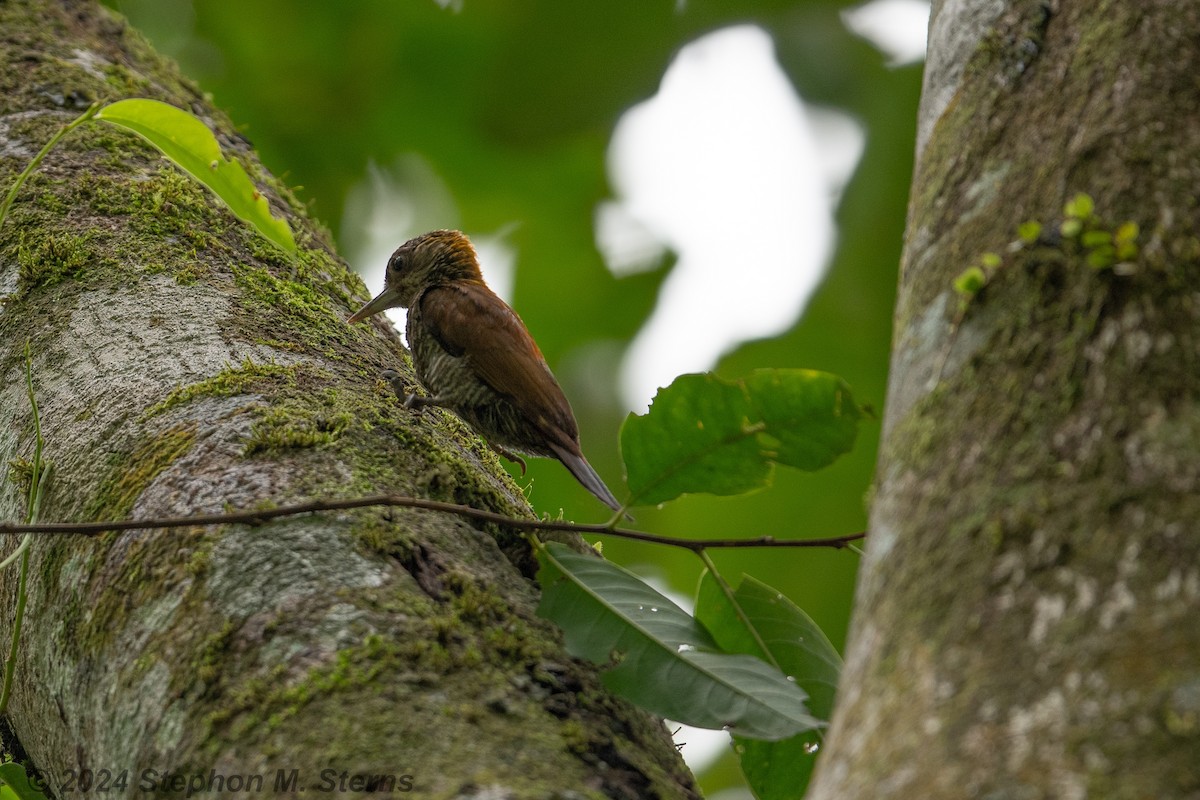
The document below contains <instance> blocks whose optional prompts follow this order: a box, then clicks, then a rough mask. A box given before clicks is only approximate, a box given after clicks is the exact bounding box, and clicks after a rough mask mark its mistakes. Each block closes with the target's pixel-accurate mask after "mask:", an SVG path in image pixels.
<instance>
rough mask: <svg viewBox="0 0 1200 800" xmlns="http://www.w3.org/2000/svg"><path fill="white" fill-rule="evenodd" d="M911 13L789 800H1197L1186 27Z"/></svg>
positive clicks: (1078, 16) (1195, 385)
mask: <svg viewBox="0 0 1200 800" xmlns="http://www.w3.org/2000/svg"><path fill="white" fill-rule="evenodd" d="M933 5H934V17H933V21H932V26H931V39H930V44H929V48H930V49H929V63H928V70H927V73H926V80H925V87H924V95H923V101H922V111H921V114H922V118H921V120H920V122H919V125H918V131H919V135H918V138H919V146H918V154H917V155H918V159H917V167H916V174H915V180H914V186H913V189H912V200H911V206H910V213H909V219H908V232H907V237H906V238H907V241H906V249H905V256H904V261H903V264H902V274H901V277H900V291H899V299H898V307H897V313H896V327H895V346H894V353H893V357H892V374H891V377H890V389H889V397H888V407H887V411H886V415H885V420H884V436H883V447H882V453H881V460H880V464H879V468H878V475H877V489H876V493H875V496H874V500H873V505H872V513H871V523H870V544H869V547H868V553H867V558H866V561H865V564H864V569H863V571H862V576H861V579H860V585H859V589H858V598H857V607H858V609H859V612H858V614H857V615H856V617H855V621H854V625H853V632H852V635H851V641H850V644H849V646H848V652H847V662H846V670H845V672H844V674H843V677H842V686H841V688H840V689H839V699H838V708H837V711H836V713H835V718H834V721H833V725H832V729H831V732H830V736H829V738H828V740H827V742H826V746H825V747H824V748H823V754H822V762H821V764H820V765H819V767H818V772H819V774H818V776H817V779H816V782H815V785H814V789H813V794H812V796H813V797H814V798H819V799H820V800H829V799H830V798H838V799H839V800H845V798H874V799H878V798H890V797H904V798H913V797H921V798H963V797H980V798H993V800H1002V799H1005V798H1012V799H1013V800H1016V799H1017V798H1021V800H1039V799H1044V800H1051V799H1054V800H1064V798H1076V799H1079V798H1105V800H1135V798H1149V797H1154V798H1167V797H1172V798H1197V797H1200V658H1198V657H1197V655H1198V654H1200V624H1198V623H1197V620H1200V238H1198V237H1200V207H1198V206H1197V203H1196V191H1197V187H1198V186H1200V90H1198V86H1200V84H1198V83H1197V76H1198V75H1200V2H1196V0H1185V1H1184V2H1169V3H1168V2H1143V1H1142V0H1099V1H1098V0H1049V1H1048V2H1047V0H1003V1H998V0H986V2H983V1H981V0H944V1H943V2H935V3H934V4H933ZM1081 193H1082V194H1086V195H1087V196H1088V197H1089V198H1090V199H1091V202H1090V203H1089V202H1086V200H1084V201H1080V200H1074V198H1076V197H1077V196H1078V195H1079V194H1081ZM1068 206H1069V207H1068ZM1031 222H1032V223H1037V224H1026V225H1022V223H1031ZM1135 225H1136V227H1135ZM1135 234H1136V235H1135ZM972 265H974V266H976V267H978V273H977V275H979V276H982V282H983V285H982V288H979V289H978V290H975V289H971V288H970V287H969V285H967V284H963V283H962V282H959V284H960V285H959V289H960V290H961V291H956V288H955V283H956V278H957V277H958V276H960V275H962V274H963V273H964V271H966V270H967V269H968V268H970V267H971V266H972Z"/></svg>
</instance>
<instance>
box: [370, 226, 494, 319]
mask: <svg viewBox="0 0 1200 800" xmlns="http://www.w3.org/2000/svg"><path fill="white" fill-rule="evenodd" d="M482 280H483V278H482V276H481V275H480V273H479V259H478V258H477V257H476V256H475V248H474V247H472V246H471V240H470V239H468V238H467V237H466V236H464V235H463V234H462V233H460V232H459V231H430V232H429V233H423V234H421V235H420V236H417V237H414V238H412V239H409V240H408V241H407V242H405V243H404V244H402V245H400V246H399V247H398V248H396V252H394V253H392V257H391V258H389V259H388V263H387V271H386V272H385V274H384V279H383V291H382V292H380V293H379V294H378V295H376V297H375V299H373V300H372V301H371V302H369V303H367V304H366V305H365V306H363V307H362V308H360V309H359V310H358V311H355V312H354V313H353V314H352V315H351V316H350V318H349V319H348V320H347V322H358V321H359V320H362V319H366V318H367V317H369V316H371V315H372V314H377V313H379V312H380V311H383V310H385V309H388V308H396V307H401V308H408V307H409V306H411V305H412V304H413V302H414V301H415V300H416V299H417V297H419V296H420V294H421V292H423V291H425V290H426V289H428V288H429V287H430V286H438V285H441V284H447V283H454V282H456V281H482Z"/></svg>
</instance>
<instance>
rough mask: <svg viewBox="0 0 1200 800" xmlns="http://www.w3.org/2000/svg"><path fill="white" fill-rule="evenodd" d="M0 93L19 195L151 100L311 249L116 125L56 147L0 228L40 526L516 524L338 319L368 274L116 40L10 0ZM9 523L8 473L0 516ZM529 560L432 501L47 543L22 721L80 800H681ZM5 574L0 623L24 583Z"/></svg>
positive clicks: (680, 789)
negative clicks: (234, 796)
mask: <svg viewBox="0 0 1200 800" xmlns="http://www.w3.org/2000/svg"><path fill="white" fill-rule="evenodd" d="M0 85H2V87H3V89H2V91H0V104H2V105H0V181H2V183H3V186H4V187H5V188H6V189H7V187H8V186H9V185H10V183H11V181H12V180H13V178H14V177H15V176H16V175H17V173H18V172H19V171H20V170H21V169H22V168H23V167H24V166H25V165H26V164H27V163H28V161H29V159H30V158H31V157H32V156H33V155H34V154H35V153H36V152H37V151H38V149H39V148H40V147H41V146H42V145H43V144H44V143H45V142H46V141H47V140H48V139H49V138H50V137H51V135H52V134H53V133H54V131H55V130H57V129H58V128H59V127H60V126H61V125H63V124H64V123H65V122H67V121H69V120H71V119H72V118H74V117H75V116H77V115H78V114H79V113H80V112H81V111H82V110H83V109H84V108H85V107H86V106H87V105H88V104H89V103H90V102H91V101H92V100H93V99H103V100H115V99H120V98H123V97H128V96H144V97H153V98H156V99H160V100H164V101H166V102H169V103H172V104H174V105H177V106H180V107H183V108H186V109H188V110H190V111H192V112H193V113H195V114H196V115H198V116H199V117H201V118H202V119H204V120H206V121H207V122H208V123H209V124H210V125H211V126H212V127H214V128H215V129H216V130H217V132H218V138H219V139H220V140H221V142H222V146H223V147H224V149H225V150H226V152H227V154H229V155H230V156H231V157H235V158H238V159H240V160H241V161H242V162H243V164H244V165H245V166H246V168H247V170H248V171H249V173H250V174H251V175H252V176H253V177H254V178H255V180H256V182H257V183H258V184H259V186H260V187H261V188H262V189H263V190H264V191H265V192H266V193H267V195H268V197H269V199H270V201H271V205H272V208H273V209H274V210H275V211H276V212H277V213H282V214H284V215H286V216H287V217H288V218H289V219H290V221H291V222H292V224H293V228H294V229H295V230H296V231H297V234H298V236H297V238H298V240H299V242H300V251H301V252H300V254H299V256H297V257H296V258H294V259H290V258H287V257H285V256H283V255H282V254H281V253H280V252H277V251H276V250H274V249H273V248H272V246H270V245H269V244H267V243H266V242H265V240H263V239H261V238H259V237H258V235H257V234H256V233H254V232H253V231H252V230H251V229H250V228H249V227H247V226H246V225H243V224H241V223H240V222H238V221H237V220H236V219H235V218H234V217H233V216H232V215H231V214H230V213H229V212H228V211H226V210H225V209H224V208H223V207H221V206H220V205H219V204H218V203H217V202H216V201H215V200H214V199H213V198H212V197H211V196H210V195H208V194H207V193H206V191H205V190H203V189H202V188H200V187H199V186H198V184H197V183H195V182H194V181H193V180H192V179H191V178H189V177H187V176H186V175H184V174H183V173H181V172H180V171H179V170H177V169H176V168H175V167H173V166H172V165H170V164H169V163H167V162H166V161H164V160H163V159H162V158H160V157H159V156H158V155H157V153H156V152H155V151H153V150H152V149H151V148H150V147H149V146H148V145H146V144H145V143H143V142H142V141H141V140H139V139H137V138H135V137H133V136H132V135H128V134H126V133H124V132H123V131H119V130H117V129H114V128H111V127H108V126H106V125H104V124H102V123H95V122H93V123H89V124H87V125H84V126H83V127H81V128H79V129H78V130H76V131H74V132H72V133H71V134H70V135H69V136H68V137H67V138H66V139H64V140H63V142H62V143H61V144H60V145H59V146H58V148H57V149H56V150H55V151H53V153H52V154H51V155H50V156H49V158H48V159H47V161H46V162H45V164H44V165H43V166H42V168H41V169H40V170H39V171H38V172H37V173H35V174H34V176H33V177H32V179H31V180H30V182H29V183H28V184H27V185H26V186H25V188H24V189H23V190H22V192H21V194H20V195H19V197H18V198H17V203H16V205H15V207H14V208H13V210H12V212H11V214H10V217H9V219H8V220H7V221H6V222H5V223H4V225H3V226H2V227H0V293H2V294H4V295H7V296H6V297H5V298H4V303H3V306H2V313H0V376H2V377H0V457H2V458H3V459H4V461H5V462H8V461H9V460H10V459H13V458H17V457H23V458H29V457H30V456H31V453H32V448H33V426H32V422H31V413H30V406H29V403H28V401H27V399H26V395H25V381H24V356H23V351H24V347H25V343H26V341H27V340H28V341H29V344H30V348H31V350H32V368H33V382H34V387H35V390H36V395H37V400H38V404H39V408H40V412H41V421H42V432H43V436H44V438H45V442H46V456H47V458H48V459H49V460H50V461H51V462H53V466H54V471H53V476H52V480H51V483H50V485H49V493H48V495H47V497H46V501H45V504H44V505H43V507H42V518H43V519H44V520H59V521H84V520H99V519H113V518H123V517H130V516H133V517H142V518H145V517H153V516H163V515H181V514H189V513H210V512H220V511H222V510H225V509H227V508H231V507H232V508H245V507H252V506H255V505H257V504H285V503H290V502H296V501H300V500H304V499H314V498H324V497H333V496H338V497H347V496H356V495H362V494H369V493H374V492H385V491H390V492H395V493H401V494H414V495H422V496H427V497H432V498H438V499H443V500H451V501H455V502H459V503H467V504H470V505H474V506H477V507H480V508H485V509H492V510H497V511H501V512H506V513H510V514H517V515H523V514H528V513H529V509H528V506H527V505H526V504H525V502H524V499H523V497H522V495H521V492H520V490H519V489H518V487H517V486H516V485H515V484H514V483H513V482H512V481H511V480H510V479H509V478H508V477H507V476H506V475H505V474H504V473H503V471H502V470H500V469H499V467H498V464H497V462H496V460H495V457H494V456H493V455H492V454H491V452H490V451H489V450H487V448H486V447H485V446H483V445H482V443H481V442H480V440H479V439H478V438H477V437H475V436H474V435H472V434H471V433H470V432H469V431H468V430H467V429H466V428H465V427H464V426H463V425H462V424H460V423H458V422H457V421H456V420H455V419H453V418H451V417H450V416H448V415H447V414H444V413H442V412H440V411H433V412H426V413H424V414H415V413H413V412H410V411H408V410H406V409H403V408H401V407H400V406H399V405H398V404H397V402H396V400H395V398H394V396H393V395H392V392H391V390H390V388H388V387H387V386H386V385H385V384H384V383H383V382H382V381H380V380H378V378H377V376H378V373H379V372H380V371H381V370H382V369H384V368H386V367H395V368H399V369H402V370H408V364H409V361H408V358H407V355H406V354H405V353H404V351H403V349H402V347H401V346H400V341H399V339H398V337H397V336H396V334H395V333H394V331H393V330H392V329H391V327H390V326H388V325H386V324H384V323H382V322H381V323H378V324H375V325H373V326H358V327H350V326H348V325H346V324H345V321H344V320H345V317H346V315H347V314H348V312H349V311H350V310H352V309H353V308H354V307H356V306H357V305H358V304H360V303H361V302H362V301H363V300H365V299H366V297H367V295H366V293H365V291H364V287H363V286H362V282H361V281H360V280H359V279H358V278H357V277H355V276H354V275H352V274H351V273H349V272H348V271H347V270H346V268H345V266H344V264H343V263H342V262H341V261H340V260H339V259H338V258H337V256H336V255H335V254H334V253H333V250H332V247H331V246H330V244H329V243H328V237H327V235H326V234H325V233H324V232H323V231H321V230H320V229H318V228H317V227H316V226H315V225H314V224H313V223H312V222H310V221H309V220H308V219H307V218H306V217H305V216H304V213H303V210H302V208H301V207H300V205H299V204H298V203H297V202H296V201H295V200H294V198H293V197H292V196H291V195H290V193H289V192H288V191H287V189H286V188H284V187H283V186H282V185H281V184H280V183H279V182H278V181H276V180H275V179H274V178H272V177H271V176H270V175H268V174H266V173H265V171H264V170H263V169H262V168H261V166H260V165H259V164H258V162H257V160H256V159H255V156H254V154H253V153H252V152H251V150H250V148H249V146H248V143H247V142H246V141H245V140H244V139H242V138H241V137H240V136H238V135H237V134H236V133H234V132H233V129H232V126H231V125H230V123H229V121H228V120H227V119H225V118H224V117H223V116H222V115H220V114H219V113H218V112H216V111H214V110H213V109H212V108H211V107H210V106H209V105H208V104H207V102H206V101H205V100H204V99H203V97H202V95H201V94H200V92H199V91H198V90H197V89H196V88H195V87H194V86H192V85H190V84H188V83H187V82H186V81H185V80H183V79H182V78H180V77H179V76H178V75H177V73H176V70H175V68H174V66H173V65H171V64H169V63H167V62H166V61H164V60H163V59H162V58H160V57H159V56H157V55H155V54H154V53H153V52H152V51H151V50H150V48H149V47H148V46H147V45H146V43H145V42H144V41H143V40H142V39H141V38H140V37H138V36H137V35H136V34H134V33H133V32H131V31H129V30H128V29H127V28H126V27H125V25H124V23H123V22H122V21H120V20H119V19H117V18H115V17H114V16H113V15H112V14H110V13H109V12H107V11H105V10H103V9H101V8H100V7H98V6H96V5H95V4H94V3H91V2H82V1H75V0H0ZM406 374H407V375H409V376H410V378H411V371H409V372H406ZM23 510H24V499H23V495H22V491H21V489H20V487H19V486H18V485H17V484H16V483H15V482H11V481H5V482H3V484H2V486H0V515H2V516H3V518H5V519H10V520H16V519H19V518H21V516H22V514H23ZM9 538H10V541H6V542H5V546H6V550H7V549H11V548H12V546H14V544H15V541H11V539H12V537H9ZM534 570H535V563H534V561H533V559H532V557H531V554H530V550H529V547H528V546H527V544H526V542H525V541H524V540H523V539H522V538H520V537H519V536H518V535H517V534H516V533H514V532H513V531H511V530H506V529H503V528H500V527H495V526H484V525H480V524H473V523H468V522H465V521H463V520H461V519H457V518H454V517H450V516H444V515H438V514H435V513H430V512H420V511H380V510H377V509H368V510H364V511H361V512H347V513H329V514H319V515H314V516H309V517H304V518H291V519H285V520H280V521H277V522H273V523H270V524H264V525H260V526H258V527H248V526H232V525H231V526H225V527H221V528H207V529H201V528H196V529H187V530H185V531H184V532H182V533H181V532H178V531H175V532H172V531H161V530H159V531H156V530H141V531H135V532H130V533H110V534H107V535H104V536H99V537H69V536H57V537H41V538H38V539H37V540H36V542H35V544H34V549H33V557H32V566H31V569H30V584H29V592H28V594H29V601H28V608H27V609H26V613H25V620H24V632H23V636H22V641H21V646H20V650H19V655H18V663H17V672H16V685H15V689H14V696H13V699H12V703H11V706H10V709H9V722H10V723H11V726H12V728H13V730H14V731H15V732H16V734H17V736H18V737H19V740H20V744H21V745H22V746H23V747H24V750H25V751H26V752H27V754H28V756H29V758H30V759H31V761H32V762H33V764H34V765H35V766H36V767H37V768H38V769H39V770H40V771H41V772H42V773H43V774H44V775H46V776H47V777H48V778H49V786H50V788H51V790H53V791H54V792H56V793H58V794H59V795H60V796H61V795H63V794H66V793H69V792H70V791H72V790H73V791H80V790H81V789H83V788H84V782H85V780H86V777H87V775H88V773H86V772H85V771H87V770H90V771H91V773H90V775H91V777H92V778H93V780H94V786H93V790H94V791H98V790H100V789H101V788H103V786H102V782H103V781H104V780H105V778H106V776H107V777H108V781H109V787H108V788H109V789H110V790H111V789H112V788H114V787H118V786H119V784H118V783H117V781H118V780H119V779H120V778H121V777H122V776H124V779H125V782H126V785H127V787H128V788H127V790H126V791H127V792H128V793H131V794H132V793H134V792H135V790H139V789H140V790H146V791H147V792H148V793H149V791H150V790H152V789H157V790H162V789H164V788H168V789H169V788H170V786H171V784H168V783H164V782H163V781H164V775H165V774H167V773H175V774H178V775H179V776H181V778H182V779H185V780H188V781H194V780H195V778H194V776H195V775H201V776H203V778H204V779H206V780H207V779H211V780H212V781H228V782H229V783H228V785H226V786H224V787H222V786H221V785H215V784H213V783H209V784H207V785H205V786H204V787H202V788H204V789H206V790H208V791H212V792H214V793H215V795H220V794H222V788H223V789H224V790H225V791H228V790H230V789H232V788H233V787H234V781H235V780H238V781H241V782H242V784H244V785H245V786H246V787H247V788H249V789H252V788H254V787H255V783H254V781H255V780H256V778H255V776H263V778H262V779H263V781H264V784H265V786H264V789H265V791H267V792H271V791H274V792H275V793H276V794H280V795H298V794H300V793H301V791H302V790H303V788H304V787H307V788H308V789H309V791H312V790H313V789H320V788H330V787H331V784H330V782H329V781H328V780H326V779H324V776H333V777H332V788H335V789H336V788H337V786H339V785H340V786H342V788H346V786H350V788H354V787H353V785H352V784H351V783H347V784H339V781H341V780H342V778H343V775H344V774H347V778H348V779H351V778H350V776H353V775H354V774H369V775H392V776H395V778H396V781H397V784H396V785H397V786H400V787H402V788H403V787H405V786H409V787H411V790H412V791H413V792H414V793H415V794H417V795H420V796H421V797H476V796H483V794H486V795H487V796H489V797H512V798H535V797H536V798H548V797H559V796H563V797H565V796H568V794H567V792H568V790H570V791H571V792H574V793H573V794H570V795H569V796H572V797H576V796H577V797H590V798H601V797H607V798H612V797H626V798H644V797H664V798H666V797H672V798H674V797H694V796H696V791H695V789H694V788H693V785H692V783H691V777H690V776H689V775H688V774H687V772H686V769H685V768H684V767H683V766H682V763H681V761H680V760H679V757H678V754H677V753H676V751H675V749H674V747H673V746H672V743H671V741H670V739H669V737H668V736H667V735H666V733H665V731H664V730H663V728H662V725H661V724H660V723H658V722H657V721H656V720H653V719H651V718H650V717H648V716H647V715H645V714H642V713H640V712H638V711H636V710H634V709H632V708H631V707H630V706H628V705H627V704H625V703H623V702H620V701H617V700H615V699H614V698H613V697H611V696H610V695H608V694H607V693H606V692H605V691H604V690H603V688H602V687H601V686H600V684H599V681H598V680H597V676H596V674H595V673H594V671H593V670H592V669H591V668H590V667H588V666H585V665H582V664H580V663H577V662H575V661H573V660H572V659H571V658H569V657H568V656H567V655H566V654H565V653H564V651H563V649H562V646H561V642H560V637H559V635H558V633H557V631H556V630H555V629H554V628H553V627H552V626H551V625H549V624H548V623H546V622H544V621H542V620H540V619H539V618H537V617H536V616H535V614H534V608H535V605H536V603H537V590H536V586H535V584H534V582H533V579H532V576H533V573H534ZM0 581H2V587H0V591H2V594H0V596H2V597H3V598H4V603H5V606H6V608H5V611H6V619H8V620H11V619H12V610H13V606H14V603H15V598H16V571H15V569H13V568H9V569H8V570H5V571H4V572H3V574H2V575H0ZM6 627H7V626H6ZM8 636H9V632H8V631H7V630H5V631H0V638H2V640H3V641H4V642H7V641H8ZM293 770H295V771H297V772H296V773H293ZM323 770H328V772H327V773H324V776H323V774H322V771H323ZM406 776H407V777H406ZM280 778H282V783H277V781H278V780H279V779H280ZM293 780H294V782H293ZM242 784H239V785H242ZM174 785H175V786H178V785H179V784H174ZM193 785H195V784H193ZM119 793H120V794H124V793H126V792H119ZM230 793H233V792H230Z"/></svg>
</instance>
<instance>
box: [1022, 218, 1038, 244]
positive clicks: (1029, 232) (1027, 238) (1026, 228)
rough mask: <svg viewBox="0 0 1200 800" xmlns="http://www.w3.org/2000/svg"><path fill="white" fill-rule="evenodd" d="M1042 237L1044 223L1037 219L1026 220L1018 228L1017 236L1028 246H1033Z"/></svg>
mask: <svg viewBox="0 0 1200 800" xmlns="http://www.w3.org/2000/svg"><path fill="white" fill-rule="evenodd" d="M1041 235H1042V223H1040V222H1038V221H1037V220H1036V219H1030V220H1026V221H1025V222H1022V223H1021V224H1020V225H1018V226H1017V236H1019V237H1021V241H1023V242H1025V243H1026V244H1033V243H1034V242H1036V241H1037V240H1038V237H1039V236H1041Z"/></svg>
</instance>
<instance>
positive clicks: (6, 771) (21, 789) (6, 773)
mask: <svg viewBox="0 0 1200 800" xmlns="http://www.w3.org/2000/svg"><path fill="white" fill-rule="evenodd" d="M0 800H46V795H45V794H44V793H43V792H41V791H40V790H39V789H38V788H37V787H35V786H34V785H33V784H32V783H30V781H29V776H28V775H26V774H25V768H24V767H23V766H21V765H20V764H17V763H16V762H13V761H10V762H8V763H6V764H0Z"/></svg>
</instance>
